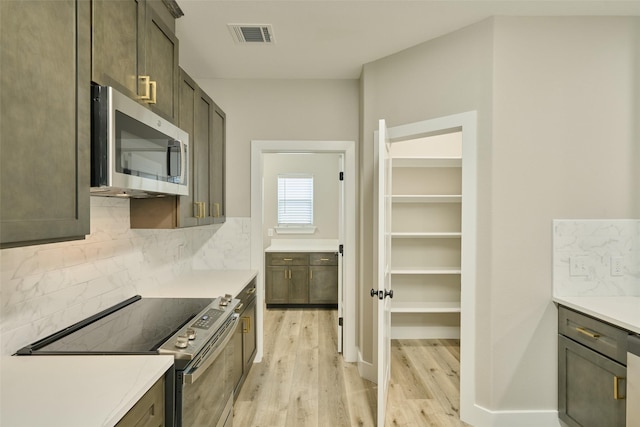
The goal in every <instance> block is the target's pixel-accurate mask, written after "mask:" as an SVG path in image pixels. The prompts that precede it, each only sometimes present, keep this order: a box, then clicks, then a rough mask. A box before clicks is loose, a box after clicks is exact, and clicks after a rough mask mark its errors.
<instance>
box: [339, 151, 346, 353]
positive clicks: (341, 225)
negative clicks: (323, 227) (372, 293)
mask: <svg viewBox="0 0 640 427" xmlns="http://www.w3.org/2000/svg"><path fill="white" fill-rule="evenodd" d="M338 161H339V167H340V169H339V170H340V181H339V182H338V245H339V247H340V248H344V241H345V228H344V224H345V211H344V205H345V203H344V197H345V196H344V193H345V192H344V155H343V154H340V155H339V156H338ZM343 256H344V253H343V252H342V251H341V252H340V253H338V319H339V320H338V325H337V328H338V353H342V322H343V319H344V317H343V312H344V310H343V307H344V291H343V290H344V269H343V268H342V260H343V258H342V257H343Z"/></svg>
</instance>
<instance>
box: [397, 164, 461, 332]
mask: <svg viewBox="0 0 640 427" xmlns="http://www.w3.org/2000/svg"><path fill="white" fill-rule="evenodd" d="M391 164H392V183H393V185H392V233H391V238H392V253H391V282H392V288H393V289H394V299H393V300H392V303H391V304H392V305H391V313H392V318H391V334H392V338H459V336H460V276H461V269H460V254H461V244H462V232H461V208H462V159H461V158H460V157H449V156H447V157H438V156H429V155H421V156H420V157H416V156H413V155H412V156H411V157H406V156H395V155H393V152H392V162H391Z"/></svg>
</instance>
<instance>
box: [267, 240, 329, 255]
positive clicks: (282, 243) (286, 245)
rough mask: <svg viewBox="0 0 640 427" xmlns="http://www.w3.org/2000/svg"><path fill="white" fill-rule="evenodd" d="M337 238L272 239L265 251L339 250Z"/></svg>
mask: <svg viewBox="0 0 640 427" xmlns="http://www.w3.org/2000/svg"><path fill="white" fill-rule="evenodd" d="M338 245H339V244H338V240H337V239H272V240H271V245H270V246H269V247H268V248H267V249H265V250H264V251H265V252H337V251H338Z"/></svg>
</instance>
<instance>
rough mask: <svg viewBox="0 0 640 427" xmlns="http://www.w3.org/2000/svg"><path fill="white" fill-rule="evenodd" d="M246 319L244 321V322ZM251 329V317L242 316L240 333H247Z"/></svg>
mask: <svg viewBox="0 0 640 427" xmlns="http://www.w3.org/2000/svg"><path fill="white" fill-rule="evenodd" d="M245 320H246V322H245ZM250 331H251V318H250V317H243V318H242V333H243V334H248V333H249V332H250Z"/></svg>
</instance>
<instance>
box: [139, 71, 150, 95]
mask: <svg viewBox="0 0 640 427" xmlns="http://www.w3.org/2000/svg"><path fill="white" fill-rule="evenodd" d="M138 82H139V85H138V91H140V88H142V90H143V92H142V95H140V99H141V100H142V101H149V100H150V99H151V77H149V76H138Z"/></svg>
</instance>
